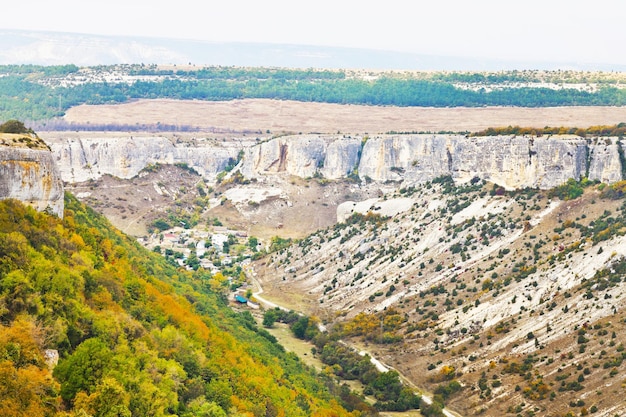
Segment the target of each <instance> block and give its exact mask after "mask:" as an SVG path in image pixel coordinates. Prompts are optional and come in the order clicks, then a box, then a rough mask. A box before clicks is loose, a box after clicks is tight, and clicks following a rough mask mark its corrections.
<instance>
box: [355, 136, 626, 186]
mask: <svg viewBox="0 0 626 417" xmlns="http://www.w3.org/2000/svg"><path fill="white" fill-rule="evenodd" d="M601 142H602V141H601ZM359 174H360V175H361V176H367V177H369V178H371V179H372V180H374V181H389V180H391V181H403V182H405V183H420V182H424V181H428V180H431V179H433V178H436V177H439V176H442V175H450V176H452V177H453V178H454V179H455V181H457V182H465V181H469V180H471V179H472V178H474V177H478V178H480V179H484V180H487V181H492V182H494V183H496V184H499V185H501V186H504V187H506V188H509V189H515V188H523V187H533V188H534V187H536V188H542V189H546V188H552V187H555V186H557V185H560V184H563V183H564V182H565V181H567V180H568V179H569V178H575V179H580V178H582V177H584V176H587V177H588V178H589V179H590V180H600V181H604V182H614V181H618V180H620V179H621V164H620V160H619V154H618V152H617V145H610V146H609V145H606V144H605V143H604V142H602V143H601V144H594V143H593V142H591V143H588V141H587V140H586V139H582V138H555V137H552V138H533V137H512V136H495V137H476V138H468V137H465V136H459V135H445V136H444V135H409V136H382V137H376V138H372V139H370V140H368V141H367V143H366V144H365V147H364V149H363V155H362V157H361V161H360V164H359Z"/></svg>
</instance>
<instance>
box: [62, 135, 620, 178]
mask: <svg viewBox="0 0 626 417" xmlns="http://www.w3.org/2000/svg"><path fill="white" fill-rule="evenodd" d="M51 147H52V149H53V151H54V153H55V155H56V159H57V163H58V164H59V166H60V169H61V174H62V176H63V179H64V180H65V181H67V182H82V181H86V180H88V179H91V178H98V177H100V176H101V175H104V174H111V175H113V176H116V177H119V178H131V177H133V176H135V175H137V174H138V173H139V171H140V170H141V169H143V168H144V167H146V166H147V165H149V164H154V163H163V164H174V163H185V164H187V165H188V166H190V167H192V168H194V169H195V170H196V171H198V172H199V173H200V174H201V175H203V176H204V177H205V178H207V179H209V180H213V179H215V178H216V176H217V174H218V173H219V172H220V171H222V170H224V168H225V167H226V166H227V165H228V164H229V161H230V162H232V160H233V159H235V158H236V157H237V154H238V153H239V151H240V150H243V160H242V162H241V163H240V164H239V166H238V167H237V169H239V170H240V171H241V173H242V174H243V175H244V176H245V177H247V178H256V179H259V180H263V179H265V178H269V177H271V176H272V175H277V174H278V175H280V174H285V175H294V176H298V177H302V178H306V177H313V176H320V177H324V178H328V179H340V178H346V177H347V176H348V175H350V174H356V173H358V175H359V176H360V178H361V179H367V180H372V181H376V182H385V181H398V182H402V183H404V184H405V185H411V184H417V183H421V182H425V181H428V180H432V179H434V178H436V177H439V176H442V175H451V176H452V177H453V178H454V179H455V180H456V181H458V182H465V181H469V180H470V179H472V178H474V177H478V178H480V179H485V180H488V181H492V182H494V183H496V184H499V185H502V186H504V187H506V188H509V189H513V188H523V187H537V188H543V189H545V188H551V187H554V186H557V185H559V184H562V183H564V182H565V181H567V179H569V178H575V179H580V178H582V177H584V176H587V177H588V178H589V179H590V180H600V181H602V182H615V181H619V180H620V179H621V177H622V167H621V162H620V157H619V147H618V145H617V140H616V138H610V139H600V140H598V139H593V140H587V139H583V138H577V137H568V138H561V137H549V138H544V137H541V138H532V137H512V136H499V137H476V138H468V137H465V136H462V135H426V134H423V135H381V136H376V137H372V138H367V140H363V138H361V137H350V136H339V135H297V136H285V137H280V138H276V139H271V140H268V141H266V142H262V143H255V142H249V143H246V144H234V143H232V142H230V144H229V143H222V142H210V143H209V142H207V143H200V144H196V145H193V144H189V143H186V144H174V143H172V142H171V141H170V140H168V139H166V138H163V137H137V138H132V137H130V138H90V139H79V138H66V139H61V140H56V141H53V142H51Z"/></svg>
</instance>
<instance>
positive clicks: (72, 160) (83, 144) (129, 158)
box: [48, 136, 239, 183]
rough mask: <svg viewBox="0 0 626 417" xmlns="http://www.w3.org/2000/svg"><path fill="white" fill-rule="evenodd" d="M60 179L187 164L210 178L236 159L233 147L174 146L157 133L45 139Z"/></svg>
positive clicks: (133, 173)
mask: <svg viewBox="0 0 626 417" xmlns="http://www.w3.org/2000/svg"><path fill="white" fill-rule="evenodd" d="M48 143H49V145H50V148H51V149H52V151H53V152H54V154H55V158H56V161H57V164H58V165H59V168H60V170H61V175H62V177H63V180H64V181H66V182H68V183H76V182H84V181H88V180H90V179H97V178H99V177H101V176H102V175H105V174H109V175H112V176H115V177H118V178H124V179H128V178H132V177H134V176H136V175H137V174H138V173H139V172H140V171H141V170H142V169H143V168H145V167H147V166H149V165H150V164H157V163H160V164H177V163H181V164H187V166H189V167H190V168H193V169H195V170H196V171H197V172H198V173H199V174H200V175H202V176H204V177H207V178H209V179H214V178H215V176H216V175H217V173H219V172H220V171H223V170H224V168H225V167H226V166H227V165H228V162H229V159H230V158H236V156H237V153H238V150H239V149H238V148H237V147H234V146H233V147H223V146H219V145H218V144H215V143H209V144H205V143H200V144H196V145H195V146H192V145H190V144H180V145H175V144H174V143H172V142H171V141H170V140H168V139H167V138H164V137H160V136H154V137H132V136H131V137H102V138H93V137H92V138H76V137H66V138H57V139H54V140H49V141H48Z"/></svg>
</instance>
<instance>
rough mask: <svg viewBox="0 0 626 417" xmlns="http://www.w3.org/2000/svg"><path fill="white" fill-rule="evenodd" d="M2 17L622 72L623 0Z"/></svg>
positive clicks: (31, 1) (45, 3) (14, 10)
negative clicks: (608, 66)
mask: <svg viewBox="0 0 626 417" xmlns="http://www.w3.org/2000/svg"><path fill="white" fill-rule="evenodd" d="M7 9H8V10H7ZM3 12H4V13H3V16H5V18H4V19H2V22H0V28H4V29H35V30H53V31H63V32H78V33H93V34H106V35H135V36H137V35H139V36H150V37H168V38H169V37H172V38H184V39H198V40H208V41H215V42H223V41H241V42H272V43H290V44H309V45H328V46H346V47H363V48H375V49H389V50H395V51H405V52H417V53H428V54H437V55H462V56H475V57H485V58H500V59H520V60H540V61H555V60H556V61H574V62H606V63H616V64H626V1H624V0H594V1H580V0H524V1H517V2H512V1H505V0H500V1H495V0H492V1H486V0H424V1H419V0H413V1H410V0H385V1H379V2H372V1H370V0H359V1H355V0H315V1H309V2H301V1H296V0H290V1H287V0H265V1H261V0H221V1H198V0H168V1H163V0H149V1H148V0H19V1H17V0H16V1H11V3H10V4H7V5H4V7H3ZM8 17H11V18H10V19H9V18H8Z"/></svg>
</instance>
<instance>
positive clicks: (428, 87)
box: [0, 66, 626, 120]
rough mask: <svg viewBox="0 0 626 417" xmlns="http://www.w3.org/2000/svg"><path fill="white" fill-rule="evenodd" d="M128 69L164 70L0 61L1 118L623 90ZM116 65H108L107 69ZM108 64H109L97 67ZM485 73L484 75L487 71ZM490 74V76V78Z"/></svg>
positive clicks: (556, 97)
mask: <svg viewBox="0 0 626 417" xmlns="http://www.w3.org/2000/svg"><path fill="white" fill-rule="evenodd" d="M131 68H132V69H126V71H127V72H128V73H129V74H136V75H166V76H168V77H166V78H165V79H163V80H159V81H136V82H134V83H132V84H128V83H87V84H80V85H76V86H73V87H56V88H52V87H47V86H44V85H41V84H39V83H37V79H38V78H39V79H40V78H42V77H45V76H51V75H50V73H59V74H61V75H60V76H62V75H63V74H68V73H71V72H75V71H76V67H73V66H67V67H52V68H51V67H36V66H33V67H22V66H13V67H0V73H4V74H7V75H6V76H4V77H1V78H0V119H9V118H17V119H22V120H44V119H50V118H53V117H57V116H61V115H63V113H64V111H65V110H67V109H68V108H70V107H73V106H76V105H79V104H105V103H123V102H126V101H129V100H134V99H156V98H172V99H180V100H209V101H217V100H234V99H244V98H267V99H281V100H297V101H305V102H324V103H339V104H363V105H388V106H404V107H406V106H416V107H420V106H425V107H458V106H464V107H481V106H521V107H547V106H599V105H606V106H621V105H626V90H623V89H619V88H616V87H614V86H611V85H606V86H604V87H601V88H599V89H598V90H597V91H595V92H589V91H580V90H577V89H561V90H553V89H549V88H529V87H520V88H503V89H498V90H494V91H486V90H480V91H472V90H465V89H460V88H456V87H454V85H453V83H454V82H458V81H460V80H464V81H466V82H482V81H481V80H483V79H484V80H485V82H487V83H490V82H500V81H502V80H503V79H504V80H509V79H511V80H512V79H517V78H524V77H522V76H520V75H518V74H515V73H503V74H500V75H484V74H480V73H476V74H464V73H458V74H457V73H452V74H446V73H441V74H439V75H438V76H434V75H433V76H429V78H424V77H422V78H420V76H407V75H403V76H400V75H398V74H388V75H384V76H381V77H380V78H376V79H374V80H366V79H363V78H359V77H348V76H347V74H346V73H345V72H342V71H321V70H288V69H262V68H261V69H259V68H230V67H212V68H202V69H198V70H195V71H187V70H181V71H174V70H171V71H170V70H159V69H157V68H152V67H136V68H135V67H131ZM113 69H115V68H114V67H112V68H111V69H110V70H113ZM99 70H100V71H107V70H108V69H107V67H103V68H100V69H99ZM485 77H486V78H485ZM494 77H495V78H494Z"/></svg>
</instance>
